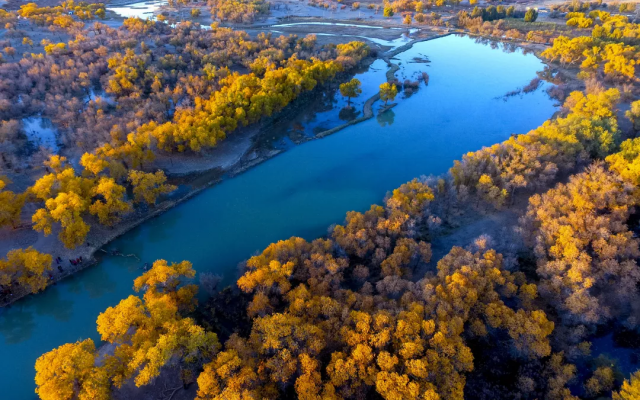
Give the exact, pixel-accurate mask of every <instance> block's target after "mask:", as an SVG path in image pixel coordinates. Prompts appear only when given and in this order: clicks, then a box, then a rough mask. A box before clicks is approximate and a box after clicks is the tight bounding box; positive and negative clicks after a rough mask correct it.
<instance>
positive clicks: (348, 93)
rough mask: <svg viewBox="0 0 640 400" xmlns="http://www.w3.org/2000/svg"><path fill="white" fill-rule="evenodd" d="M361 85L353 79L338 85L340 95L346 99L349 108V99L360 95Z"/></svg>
mask: <svg viewBox="0 0 640 400" xmlns="http://www.w3.org/2000/svg"><path fill="white" fill-rule="evenodd" d="M360 86H361V83H360V81H359V80H358V79H356V78H353V79H351V80H350V81H349V82H345V83H342V84H340V94H341V95H343V96H344V97H346V98H347V104H348V105H349V106H351V98H352V97H358V96H359V95H360V94H361V93H362V89H361V88H360Z"/></svg>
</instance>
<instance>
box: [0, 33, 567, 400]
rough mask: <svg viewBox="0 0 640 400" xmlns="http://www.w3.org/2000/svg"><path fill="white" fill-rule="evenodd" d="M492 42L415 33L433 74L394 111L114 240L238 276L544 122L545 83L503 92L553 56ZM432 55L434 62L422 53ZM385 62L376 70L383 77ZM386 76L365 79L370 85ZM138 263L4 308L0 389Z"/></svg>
mask: <svg viewBox="0 0 640 400" xmlns="http://www.w3.org/2000/svg"><path fill="white" fill-rule="evenodd" d="M494 47H495V46H493V47H492V46H488V45H484V44H479V43H476V42H475V41H474V40H473V39H470V38H468V37H457V36H448V37H445V38H441V39H437V40H432V41H428V42H422V43H418V44H416V45H414V46H413V47H412V48H411V49H410V50H408V51H406V52H404V53H402V54H400V55H399V56H397V57H396V58H395V59H394V60H395V62H400V63H401V64H400V66H401V67H402V69H401V71H399V72H398V73H397V76H398V77H402V78H404V77H411V76H413V75H414V74H415V73H416V72H420V71H427V72H428V73H429V75H430V78H431V79H430V82H429V86H428V87H425V86H424V85H422V86H421V88H420V89H419V91H418V92H417V93H415V94H413V95H412V96H410V97H408V98H401V97H402V95H399V99H398V102H399V105H398V106H397V107H395V108H394V109H393V110H392V111H391V112H387V113H385V114H384V115H382V116H379V117H377V118H372V119H370V120H368V121H366V122H363V123H361V124H358V125H354V126H351V127H349V128H347V129H344V130H342V131H340V132H338V133H336V134H334V135H332V136H329V137H327V138H325V139H322V140H313V141H310V142H307V143H305V144H303V145H300V146H293V147H291V148H289V149H288V150H287V151H285V152H284V153H283V154H281V155H278V156H277V157H275V158H273V159H271V160H269V161H266V162H264V163H262V164H260V165H259V166H256V167H254V168H253V169H250V170H249V171H247V172H245V173H243V174H241V175H239V176H237V177H234V178H232V179H227V180H226V181H223V182H222V183H220V184H218V185H216V186H214V187H212V188H209V189H207V190H206V191H204V192H203V193H201V194H200V195H198V196H196V197H195V198H193V199H191V200H189V201H187V202H185V203H183V204H181V205H179V206H177V207H175V208H174V209H172V210H170V211H168V212H166V213H165V214H163V215H161V216H159V217H157V218H155V219H153V220H151V221H148V222H146V223H144V224H143V225H141V226H140V227H138V228H136V229H133V230H132V231H130V232H128V233H127V234H125V235H124V236H122V237H121V238H119V239H117V240H116V241H114V242H112V243H110V244H109V245H107V246H105V248H106V249H118V250H119V251H121V252H122V253H124V254H129V253H135V254H137V255H138V256H139V257H140V259H141V260H142V262H152V261H153V260H156V259H167V260H169V261H181V260H190V261H191V262H192V263H193V265H194V267H195V268H196V270H197V271H199V272H202V271H212V272H215V273H218V274H222V275H224V276H225V278H226V280H227V281H228V282H230V281H232V280H233V279H235V278H236V276H237V265H238V263H239V262H240V261H242V260H244V259H247V258H248V257H250V256H251V255H252V254H253V253H255V252H256V251H260V250H262V249H263V248H264V247H265V246H267V245H268V244H269V243H271V242H273V241H277V240H279V239H285V238H288V237H291V236H294V235H296V236H301V237H304V238H307V239H312V238H315V237H318V236H321V235H323V234H325V233H326V232H327V228H328V227H329V226H330V225H331V224H333V223H340V222H341V221H342V220H343V218H344V215H345V213H346V212H347V211H349V210H365V209H367V208H368V207H369V206H370V205H371V204H373V203H376V202H380V201H381V200H382V198H383V197H384V195H385V193H386V192H387V191H388V190H391V189H393V188H395V187H397V186H398V185H400V184H402V183H403V182H406V181H408V180H410V179H412V178H413V177H416V176H420V175H424V174H426V175H429V174H440V173H443V172H445V171H446V170H447V169H448V168H449V167H450V166H451V165H452V162H453V160H454V159H458V158H460V157H461V156H462V154H464V153H465V152H467V151H472V150H476V149H479V148H481V147H482V146H487V145H491V144H493V143H496V142H500V141H502V140H505V139H506V138H508V137H509V135H510V134H511V133H524V132H527V131H528V130H530V129H532V128H535V127H537V126H538V125H540V124H541V123H542V122H543V121H544V120H546V119H548V118H549V117H551V115H552V114H553V113H554V111H555V107H554V105H553V101H552V100H551V99H549V97H548V96H547V94H546V93H545V91H544V88H545V85H543V86H542V87H541V88H540V89H538V90H537V91H535V92H533V93H529V94H525V95H521V96H512V97H509V98H506V99H505V98H503V96H504V94H505V93H507V92H509V91H512V90H514V89H516V88H518V87H522V86H524V85H526V84H527V83H529V81H530V80H531V79H532V78H534V77H535V76H536V71H540V70H542V69H543V64H542V63H541V62H540V61H539V60H538V59H537V58H536V57H535V56H533V55H531V54H528V55H525V54H523V53H522V52H521V51H519V50H518V51H515V52H506V51H502V50H501V49H496V48H494ZM425 56H426V57H428V59H429V60H430V63H428V64H425V63H416V62H412V60H414V59H415V58H416V57H425ZM376 67H377V70H376V71H374V72H375V74H374V76H375V77H376V79H383V76H381V75H383V74H381V73H380V70H379V67H380V65H379V64H376ZM367 77H369V75H363V76H362V78H363V79H365V78H367ZM379 83H381V81H376V82H372V81H366V82H364V86H365V89H366V91H367V92H370V91H371V90H370V86H371V85H375V86H377V85H378V84H379ZM375 86H374V87H375ZM360 100H362V99H360ZM343 103H344V101H343V100H340V101H338V102H336V104H339V105H342V104H343ZM358 104H361V103H360V102H358ZM309 123H312V122H309ZM140 273H141V270H140V262H138V261H137V260H135V259H133V258H122V257H108V256H107V257H104V258H103V259H102V260H101V261H100V262H99V263H98V264H97V265H95V266H93V267H90V268H88V269H87V270H85V271H83V272H80V273H78V274H77V275H75V276H73V277H72V278H69V279H67V280H65V281H63V282H61V283H58V284H57V285H55V286H53V287H51V288H49V289H47V290H46V291H45V292H43V293H41V294H38V295H36V296H30V297H28V298H26V299H24V300H21V301H18V302H17V303H16V304H14V305H13V306H11V307H9V308H6V309H3V310H0V354H1V355H2V356H1V357H0V371H1V372H2V373H0V387H2V393H3V394H2V395H0V397H2V398H6V399H33V398H36V395H35V394H34V386H35V385H34V381H33V376H34V369H33V365H34V362H35V360H36V358H37V357H38V356H40V355H41V354H42V353H44V352H46V351H49V350H51V349H53V348H55V347H57V346H60V345H61V344H63V343H67V342H73V341H76V340H80V339H85V338H93V339H94V340H96V341H99V337H98V335H97V333H96V328H95V321H96V318H97V316H98V314H99V313H100V312H101V311H103V310H105V309H106V308H107V307H109V306H113V305H115V304H117V303H118V301H120V300H121V299H123V298H125V297H126V296H128V295H129V294H130V293H132V291H133V290H132V281H133V279H134V278H135V277H136V276H138V275H139V274H140Z"/></svg>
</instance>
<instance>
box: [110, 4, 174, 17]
mask: <svg viewBox="0 0 640 400" xmlns="http://www.w3.org/2000/svg"><path fill="white" fill-rule="evenodd" d="M165 4H167V0H149V1H141V2H139V3H131V4H127V5H123V6H113V7H107V10H109V11H113V12H114V13H116V14H118V15H120V16H121V17H123V18H132V17H133V18H142V19H147V18H151V17H153V13H154V12H155V11H156V10H158V9H159V8H160V7H161V6H163V5H165Z"/></svg>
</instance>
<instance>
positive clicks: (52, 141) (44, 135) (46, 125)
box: [22, 117, 59, 154]
mask: <svg viewBox="0 0 640 400" xmlns="http://www.w3.org/2000/svg"><path fill="white" fill-rule="evenodd" d="M22 127H23V129H24V133H25V134H26V135H27V138H28V139H29V141H30V142H31V143H32V144H33V145H34V146H35V147H46V148H47V149H49V150H51V152H52V153H54V154H56V153H58V150H59V147H58V141H57V138H56V128H55V127H54V126H53V124H52V123H51V120H50V119H48V118H41V117H30V118H24V119H23V120H22Z"/></svg>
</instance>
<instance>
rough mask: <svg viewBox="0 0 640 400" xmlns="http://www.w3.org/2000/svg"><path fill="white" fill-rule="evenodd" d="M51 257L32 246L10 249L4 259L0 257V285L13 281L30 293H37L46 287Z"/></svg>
mask: <svg viewBox="0 0 640 400" xmlns="http://www.w3.org/2000/svg"><path fill="white" fill-rule="evenodd" d="M51 260H52V257H51V255H49V254H44V253H40V252H38V251H37V250H34V249H33V248H32V247H29V248H27V249H16V250H11V251H9V252H8V253H7V256H6V258H5V259H0V285H2V286H7V285H10V284H12V283H15V284H17V285H19V286H21V287H23V288H24V289H26V290H27V291H28V292H30V293H37V292H39V291H41V290H44V288H46V287H47V284H48V283H49V277H48V276H47V275H46V273H47V272H48V271H51Z"/></svg>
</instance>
